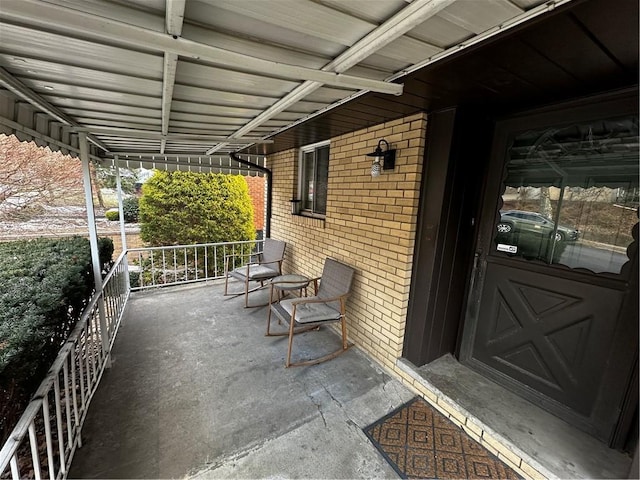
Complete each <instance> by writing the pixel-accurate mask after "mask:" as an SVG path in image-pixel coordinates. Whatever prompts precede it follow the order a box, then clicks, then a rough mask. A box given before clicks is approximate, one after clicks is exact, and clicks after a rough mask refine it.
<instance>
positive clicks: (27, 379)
mask: <svg viewBox="0 0 640 480" xmlns="http://www.w3.org/2000/svg"><path fill="white" fill-rule="evenodd" d="M99 250H100V260H101V263H102V268H103V270H104V271H106V270H108V269H109V268H110V264H111V259H112V256H113V241H112V240H111V239H109V238H105V239H100V244H99ZM93 288H94V281H93V269H92V263H91V249H90V246H89V241H88V240H87V239H84V238H80V237H73V238H68V239H56V240H47V239H36V240H26V241H18V242H6V243H0V406H1V407H2V408H1V409H0V430H1V431H0V433H1V434H2V438H3V439H4V438H6V435H8V433H9V432H10V429H11V428H12V427H13V425H12V423H13V421H12V420H17V419H15V418H14V419H12V412H13V411H14V410H16V408H17V405H20V408H19V409H18V410H19V411H21V410H22V408H23V407H24V405H25V403H26V402H27V401H28V399H29V397H30V396H31V395H32V394H33V393H34V391H35V389H36V388H37V387H38V385H39V384H40V382H41V381H42V379H43V377H44V375H45V374H46V372H47V370H48V369H49V367H50V366H51V364H52V362H53V360H54V359H55V357H56V355H57V353H58V350H59V349H60V347H61V346H62V344H63V343H64V341H65V340H66V338H67V336H68V335H69V332H70V331H71V329H72V328H73V326H74V325H75V324H76V322H77V321H78V320H79V319H80V317H81V315H82V311H83V309H84V307H85V306H86V305H87V304H88V302H89V300H90V298H91V294H92V292H93ZM3 441H4V440H3Z"/></svg>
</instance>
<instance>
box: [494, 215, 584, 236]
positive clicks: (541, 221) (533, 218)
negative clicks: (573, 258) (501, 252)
mask: <svg viewBox="0 0 640 480" xmlns="http://www.w3.org/2000/svg"><path fill="white" fill-rule="evenodd" d="M554 228H555V224H554V223H553V222H552V221H551V220H549V219H548V218H546V217H544V216H542V215H540V214H539V213H535V212H525V211H522V210H505V211H501V212H500V223H498V226H497V230H498V233H506V234H509V233H514V232H520V233H525V234H526V233H532V234H536V235H540V236H551V235H552V234H553V230H554ZM578 234H579V232H578V230H576V229H575V228H570V227H563V226H562V225H558V229H557V231H556V236H555V238H556V242H561V241H564V240H567V241H575V240H577V239H578Z"/></svg>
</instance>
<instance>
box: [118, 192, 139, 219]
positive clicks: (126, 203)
mask: <svg viewBox="0 0 640 480" xmlns="http://www.w3.org/2000/svg"><path fill="white" fill-rule="evenodd" d="M138 211H139V201H138V197H127V198H125V199H124V200H122V213H123V215H124V221H125V222H127V223H135V222H137V221H138Z"/></svg>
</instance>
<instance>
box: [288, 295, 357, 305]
mask: <svg viewBox="0 0 640 480" xmlns="http://www.w3.org/2000/svg"><path fill="white" fill-rule="evenodd" d="M348 296H349V294H348V293H345V294H344V295H338V296H337V297H330V298H303V299H300V300H295V301H293V302H291V305H294V306H295V305H302V304H303V303H331V302H337V301H343V300H344V299H345V298H347V297H348Z"/></svg>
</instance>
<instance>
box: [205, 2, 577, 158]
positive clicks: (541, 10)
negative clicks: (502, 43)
mask: <svg viewBox="0 0 640 480" xmlns="http://www.w3.org/2000/svg"><path fill="white" fill-rule="evenodd" d="M405 1H406V2H407V3H410V2H411V1H412V0H405ZM572 1H576V0H548V1H547V2H546V3H544V4H542V5H539V6H537V7H534V8H532V9H530V10H527V11H525V12H524V13H522V14H521V15H518V16H516V17H513V18H512V19H510V20H507V21H505V22H503V23H502V24H500V25H497V26H495V27H493V28H491V29H489V30H487V31H485V32H482V33H480V34H478V35H475V36H473V37H471V38H470V39H468V40H465V41H464V42H462V43H460V44H458V45H454V46H452V47H450V48H448V49H446V50H443V51H442V52H439V53H436V54H434V55H432V56H431V57H429V58H427V59H426V60H424V61H422V62H419V63H416V64H415V65H412V66H411V67H408V68H406V69H404V70H402V71H400V72H397V73H394V74H393V75H391V76H390V77H388V78H386V79H385V80H396V79H399V78H402V77H405V76H407V75H409V74H411V73H413V72H416V71H418V70H420V69H422V68H425V67H427V66H429V65H432V64H434V63H436V62H439V61H441V60H443V59H445V58H447V57H449V56H451V55H455V54H456V53H459V52H460V51H461V50H463V49H465V48H468V47H471V46H473V45H477V44H479V43H481V42H484V41H485V40H487V39H489V38H491V37H494V36H495V35H498V34H501V33H504V32H506V31H508V30H510V29H512V28H515V27H517V26H519V25H521V24H523V23H525V22H528V21H529V20H531V19H533V18H535V17H537V16H540V15H544V14H546V13H548V12H551V11H552V10H554V9H556V8H559V7H561V6H563V5H565V4H567V3H569V2H572ZM365 93H366V92H356V93H353V94H352V95H350V96H349V97H345V98H343V99H341V100H338V101H337V102H334V103H332V104H331V105H327V106H326V107H324V108H322V109H320V110H317V111H315V112H313V113H310V114H308V115H306V116H304V117H302V118H300V119H298V120H295V121H293V122H291V123H289V124H288V125H285V126H284V127H282V128H279V129H278V130H276V131H275V132H272V133H271V134H269V135H268V136H269V137H274V136H276V135H278V134H279V133H282V132H284V131H285V130H288V129H290V128H292V127H295V126H296V125H300V124H302V123H305V122H308V121H309V120H311V119H312V118H315V117H317V116H319V115H322V114H323V113H326V112H328V111H330V110H333V109H334V108H336V107H339V106H340V105H344V104H345V103H347V102H349V101H352V100H355V99H356V98H358V97H361V96H362V95H364V94H365ZM214 151H215V150H214Z"/></svg>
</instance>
